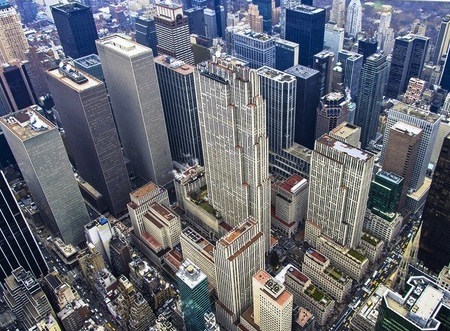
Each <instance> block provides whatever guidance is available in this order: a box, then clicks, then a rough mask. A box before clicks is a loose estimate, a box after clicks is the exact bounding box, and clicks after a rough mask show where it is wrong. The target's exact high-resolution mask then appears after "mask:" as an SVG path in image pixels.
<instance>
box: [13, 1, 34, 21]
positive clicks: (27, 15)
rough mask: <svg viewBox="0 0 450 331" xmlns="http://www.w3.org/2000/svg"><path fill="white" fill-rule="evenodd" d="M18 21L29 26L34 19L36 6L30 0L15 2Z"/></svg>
mask: <svg viewBox="0 0 450 331" xmlns="http://www.w3.org/2000/svg"><path fill="white" fill-rule="evenodd" d="M16 5H17V10H18V12H19V15H20V19H21V20H22V22H23V23H24V24H29V23H31V22H33V21H34V20H35V19H36V16H37V13H38V5H37V3H36V2H34V1H31V0H19V1H17V2H16Z"/></svg>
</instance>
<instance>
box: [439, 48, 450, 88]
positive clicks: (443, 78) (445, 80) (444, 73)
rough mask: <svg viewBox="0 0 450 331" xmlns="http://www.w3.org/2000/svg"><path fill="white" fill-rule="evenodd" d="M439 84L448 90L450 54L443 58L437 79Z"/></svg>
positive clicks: (449, 85) (449, 86) (449, 83)
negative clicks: (439, 75) (442, 65)
mask: <svg viewBox="0 0 450 331" xmlns="http://www.w3.org/2000/svg"><path fill="white" fill-rule="evenodd" d="M439 85H440V86H441V87H442V88H443V89H446V90H450V56H448V57H447V59H446V60H445V64H444V68H443V69H442V75H441V77H440V79H439Z"/></svg>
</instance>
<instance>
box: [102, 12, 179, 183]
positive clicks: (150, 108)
mask: <svg viewBox="0 0 450 331" xmlns="http://www.w3.org/2000/svg"><path fill="white" fill-rule="evenodd" d="M155 19H156V18H155ZM97 47H98V52H99V56H100V60H101V62H102V68H103V73H104V75H105V81H106V84H107V85H108V92H109V96H110V99H111V106H112V108H113V112H114V120H115V122H116V125H117V130H118V132H119V136H120V141H121V143H122V147H123V151H124V154H125V156H126V157H127V158H128V159H129V160H130V161H131V164H132V166H133V170H134V171H135V173H136V174H138V175H139V176H140V177H142V178H144V179H145V180H146V181H152V182H154V183H156V184H159V185H166V184H168V183H170V182H171V180H172V175H171V173H170V172H171V170H172V162H171V155H170V147H169V139H168V136H167V129H166V122H165V119H164V111H163V106H162V102H161V95H160V91H159V84H158V78H157V76H156V69H155V64H154V61H153V56H152V52H151V51H150V49H149V48H148V47H145V46H142V45H140V44H138V43H136V42H133V41H131V40H129V39H127V38H126V37H124V36H121V35H117V34H115V35H110V36H107V37H105V38H102V39H100V40H98V41H97ZM130 109H131V110H132V111H130Z"/></svg>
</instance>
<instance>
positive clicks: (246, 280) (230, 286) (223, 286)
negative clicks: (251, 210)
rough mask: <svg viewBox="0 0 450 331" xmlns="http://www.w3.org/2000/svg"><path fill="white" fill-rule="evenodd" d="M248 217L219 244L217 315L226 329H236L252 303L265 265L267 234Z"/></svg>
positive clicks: (216, 255)
mask: <svg viewBox="0 0 450 331" xmlns="http://www.w3.org/2000/svg"><path fill="white" fill-rule="evenodd" d="M260 228H261V226H260V225H259V222H258V221H256V220H255V219H254V218H253V217H249V218H247V219H246V220H245V221H244V222H243V223H241V224H239V225H238V226H236V227H235V228H234V229H233V230H232V231H230V232H229V233H228V234H227V235H225V236H223V237H222V238H221V239H220V240H219V241H218V242H217V244H216V248H215V250H214V261H215V266H216V277H217V297H218V301H216V317H217V322H218V323H219V324H220V325H221V326H222V327H223V328H225V329H226V330H236V325H237V323H236V322H237V321H238V320H239V317H240V315H241V314H242V313H243V312H244V311H245V309H247V307H248V306H250V305H251V303H252V277H253V275H254V274H256V273H257V272H258V271H259V270H261V269H263V268H264V246H265V243H264V241H265V239H264V236H265V235H264V234H263V233H262V232H261V231H260Z"/></svg>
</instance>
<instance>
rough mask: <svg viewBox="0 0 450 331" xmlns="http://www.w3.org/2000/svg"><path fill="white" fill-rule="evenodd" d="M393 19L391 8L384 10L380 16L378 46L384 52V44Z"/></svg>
mask: <svg viewBox="0 0 450 331" xmlns="http://www.w3.org/2000/svg"><path fill="white" fill-rule="evenodd" d="M391 19H392V13H391V9H390V8H389V9H383V12H382V13H381V15H380V24H378V31H377V41H378V45H379V46H380V48H381V49H382V50H383V51H385V49H384V44H385V41H386V37H387V34H388V31H389V29H390V26H391Z"/></svg>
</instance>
